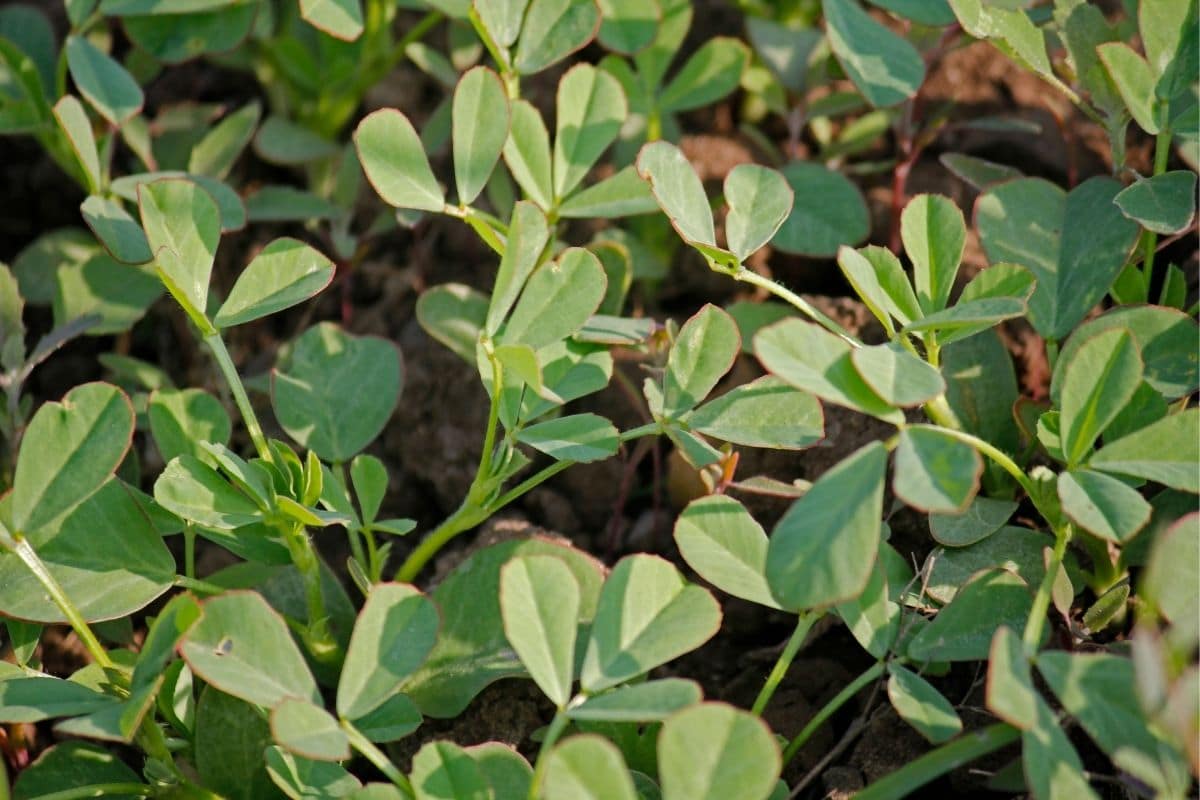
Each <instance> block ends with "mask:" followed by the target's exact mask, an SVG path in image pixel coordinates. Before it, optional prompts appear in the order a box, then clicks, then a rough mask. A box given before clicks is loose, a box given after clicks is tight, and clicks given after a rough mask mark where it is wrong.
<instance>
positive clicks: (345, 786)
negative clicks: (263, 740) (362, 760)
mask: <svg viewBox="0 0 1200 800" xmlns="http://www.w3.org/2000/svg"><path fill="white" fill-rule="evenodd" d="M264 754H265V756H266V762H267V774H269V775H270V776H271V780H272V781H274V783H275V785H276V786H277V787H279V788H280V789H281V790H283V793H284V794H286V795H287V796H288V797H290V798H291V800H334V798H339V797H347V796H349V795H350V794H351V793H352V792H354V791H356V790H357V789H359V788H360V787H361V786H362V784H361V783H360V782H359V780H358V778H356V777H354V776H353V775H351V774H350V773H349V772H347V771H346V770H345V769H344V768H343V767H341V766H339V765H338V764H333V763H331V762H328V761H314V760H312V759H309V758H304V757H303V756H297V755H293V754H291V753H289V752H287V751H286V750H284V749H283V748H281V747H268V748H266V750H265V753H264Z"/></svg>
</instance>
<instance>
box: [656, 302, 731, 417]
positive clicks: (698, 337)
mask: <svg viewBox="0 0 1200 800" xmlns="http://www.w3.org/2000/svg"><path fill="white" fill-rule="evenodd" d="M741 344H742V343H741V337H740V335H739V334H738V329H737V324H736V323H735V322H734V321H733V317H731V316H729V314H727V313H726V312H725V311H722V310H721V309H720V308H717V307H716V306H714V305H711V304H709V305H706V306H704V308H702V309H700V310H699V311H697V312H696V314H695V315H694V316H692V318H691V319H689V320H688V321H687V322H685V323H684V324H683V327H681V328H680V329H679V333H678V335H677V336H676V337H675V342H674V343H673V344H672V345H671V351H670V353H669V354H668V355H667V371H666V375H665V376H664V378H663V402H662V413H663V414H664V415H665V416H667V417H678V416H679V415H680V414H683V413H684V412H686V411H690V410H691V409H693V408H695V407H696V406H697V405H698V404H699V403H701V402H702V401H703V400H704V398H706V397H708V394H709V392H711V391H712V390H713V387H715V386H716V385H717V382H718V381H719V380H721V378H722V377H723V376H724V375H725V373H726V372H728V371H729V369H730V367H732V366H733V362H734V359H736V358H737V354H738V351H740V350H741Z"/></svg>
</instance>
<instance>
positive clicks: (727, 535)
mask: <svg viewBox="0 0 1200 800" xmlns="http://www.w3.org/2000/svg"><path fill="white" fill-rule="evenodd" d="M675 543H676V545H678V546H679V554H680V555H682V556H683V558H684V560H685V561H687V563H688V566H690V567H691V568H692V569H694V570H696V572H697V573H698V574H699V575H700V577H702V578H704V580H706V581H708V582H709V583H711V584H712V585H713V586H715V587H717V588H718V589H720V590H721V591H723V592H728V593H729V594H731V595H733V596H734V597H740V598H742V599H743V600H749V601H750V602H752V603H758V604H759V605H763V606H767V607H768V608H779V607H780V606H779V603H778V602H777V601H776V600H775V598H774V597H773V596H772V595H771V588H770V586H768V585H767V577H766V568H767V546H768V541H767V535H766V533H764V532H763V529H762V526H760V525H759V524H758V523H757V522H755V521H754V518H753V517H751V516H750V512H748V511H746V509H745V508H744V507H743V506H742V504H741V503H739V502H738V501H736V500H734V499H733V498H731V497H725V496H723V495H713V496H710V497H703V498H701V499H699V500H696V501H693V502H692V503H691V504H690V505H689V506H688V507H687V508H686V509H684V511H683V513H682V514H680V515H679V519H678V520H677V521H676V522H675Z"/></svg>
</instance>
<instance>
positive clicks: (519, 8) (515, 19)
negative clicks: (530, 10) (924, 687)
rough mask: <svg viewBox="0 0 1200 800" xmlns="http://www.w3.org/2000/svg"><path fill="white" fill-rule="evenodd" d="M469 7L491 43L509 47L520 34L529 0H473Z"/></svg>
mask: <svg viewBox="0 0 1200 800" xmlns="http://www.w3.org/2000/svg"><path fill="white" fill-rule="evenodd" d="M471 5H472V6H473V7H474V8H475V11H476V13H478V14H479V19H480V21H482V22H483V27H485V28H487V32H488V34H489V35H490V36H491V37H492V39H493V41H495V42H496V44H498V45H500V46H501V47H511V46H512V44H513V42H515V41H516V40H517V35H518V34H519V33H520V32H521V19H522V18H523V17H524V16H525V7H526V6H528V5H529V0H482V2H481V0H475V1H474V2H473V3H472V4H471Z"/></svg>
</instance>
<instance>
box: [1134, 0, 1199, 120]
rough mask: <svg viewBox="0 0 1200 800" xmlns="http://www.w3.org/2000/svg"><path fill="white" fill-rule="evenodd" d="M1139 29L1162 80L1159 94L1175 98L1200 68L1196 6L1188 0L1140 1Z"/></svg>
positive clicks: (1158, 89)
mask: <svg viewBox="0 0 1200 800" xmlns="http://www.w3.org/2000/svg"><path fill="white" fill-rule="evenodd" d="M1138 30H1139V32H1140V33H1141V35H1142V46H1143V47H1144V48H1145V50H1146V60H1147V61H1148V62H1149V63H1150V68H1151V69H1152V70H1153V71H1154V74H1155V75H1156V76H1157V78H1158V81H1157V83H1156V84H1155V87H1154V90H1155V94H1156V95H1157V96H1158V97H1159V98H1160V99H1162V100H1169V99H1172V100H1173V99H1175V98H1176V97H1177V96H1178V95H1179V94H1180V93H1181V92H1183V91H1185V90H1186V86H1187V85H1188V84H1190V83H1191V82H1192V76H1193V74H1194V73H1195V72H1196V71H1197V69H1198V68H1200V65H1198V64H1197V61H1198V58H1200V54H1198V53H1197V46H1196V33H1197V21H1196V6H1195V5H1193V4H1192V3H1190V2H1188V0H1149V2H1147V3H1145V4H1139V5H1138Z"/></svg>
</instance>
